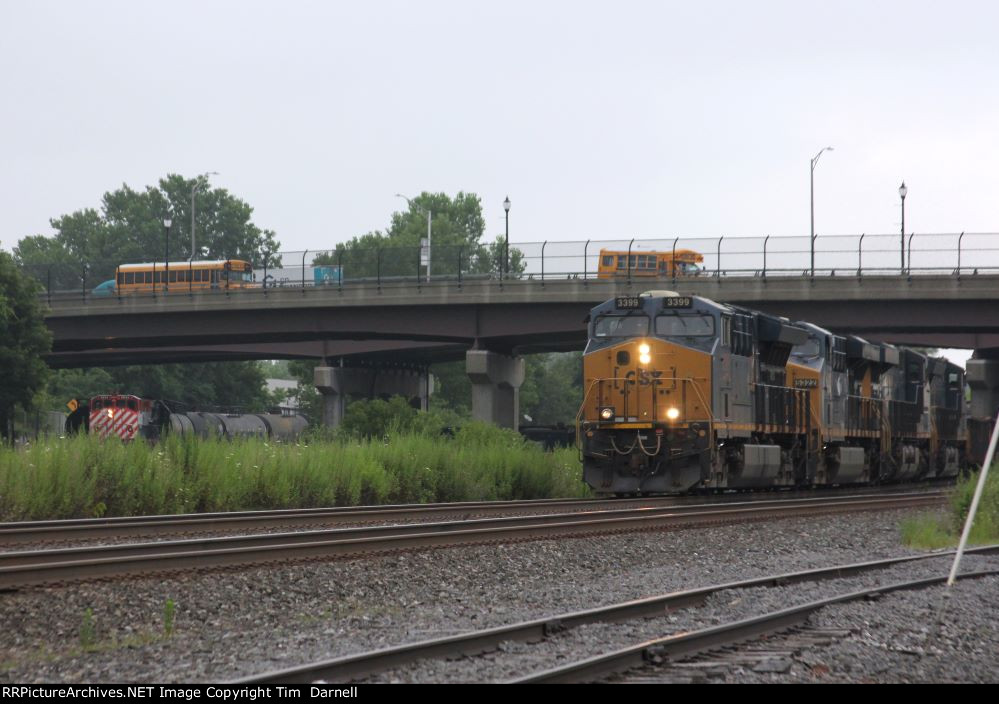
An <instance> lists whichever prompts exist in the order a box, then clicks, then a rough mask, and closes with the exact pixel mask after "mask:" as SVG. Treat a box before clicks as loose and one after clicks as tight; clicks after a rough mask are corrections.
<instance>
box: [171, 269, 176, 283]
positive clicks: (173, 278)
mask: <svg viewBox="0 0 999 704" xmlns="http://www.w3.org/2000/svg"><path fill="white" fill-rule="evenodd" d="M170 283H172V284H175V283H177V272H176V271H171V272H170Z"/></svg>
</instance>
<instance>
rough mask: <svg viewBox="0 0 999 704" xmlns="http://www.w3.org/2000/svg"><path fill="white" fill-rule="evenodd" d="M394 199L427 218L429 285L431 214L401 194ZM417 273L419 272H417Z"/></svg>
mask: <svg viewBox="0 0 999 704" xmlns="http://www.w3.org/2000/svg"><path fill="white" fill-rule="evenodd" d="M395 197H396V198H402V199H403V200H405V201H406V202H407V203H409V207H410V208H413V209H414V210H416V211H417V212H421V213H426V216H427V283H430V234H431V233H430V218H431V217H432V215H433V213H432V212H431V211H430V209H429V208H424V207H422V206H419V205H414V204H413V201H412V200H410V199H409V198H407V197H406V196H404V195H402V194H401V193H396V194H395ZM417 272H419V270H417Z"/></svg>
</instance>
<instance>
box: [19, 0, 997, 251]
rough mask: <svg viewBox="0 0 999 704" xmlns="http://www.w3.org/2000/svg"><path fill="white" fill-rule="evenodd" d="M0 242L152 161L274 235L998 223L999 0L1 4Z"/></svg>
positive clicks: (38, 228)
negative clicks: (223, 196)
mask: <svg viewBox="0 0 999 704" xmlns="http://www.w3.org/2000/svg"><path fill="white" fill-rule="evenodd" d="M0 8H2V9H0V60H2V66H3V70H2V72H0V95H2V96H3V110H2V111H0V144H2V154H3V166H2V170H0V179H2V183H0V191H2V192H3V194H4V198H3V201H4V207H3V209H2V211H0V218H2V220H0V222H2V225H3V227H2V231H0V240H2V242H3V246H4V247H5V248H8V249H9V248H10V247H11V246H12V245H13V244H14V243H15V241H16V240H17V239H19V238H20V237H23V236H25V235H28V234H36V233H43V234H48V233H50V232H51V229H50V227H49V225H48V221H49V218H51V217H54V216H57V215H60V214H62V213H68V212H71V211H73V210H76V209H79V208H83V207H86V206H95V205H97V204H98V202H99V199H100V197H101V195H102V194H103V193H104V192H105V191H107V190H110V189H114V188H116V187H118V186H120V185H121V184H122V183H128V184H129V185H130V186H132V187H136V188H142V187H144V186H145V185H147V184H153V183H155V182H156V181H157V179H158V178H159V177H161V176H163V175H164V174H166V173H168V172H176V173H181V174H184V175H185V176H189V177H191V176H194V175H195V174H197V173H200V172H204V171H218V172H220V175H219V176H215V177H212V182H213V183H214V184H216V185H219V186H224V187H225V188H227V189H229V190H230V191H231V192H232V193H234V194H236V195H237V196H239V197H241V198H243V199H245V200H246V201H247V202H249V203H250V204H251V205H252V206H253V207H254V208H255V218H254V219H255V222H256V223H257V224H258V225H260V226H261V227H265V228H270V229H273V230H275V231H276V232H277V235H278V238H279V240H280V241H281V243H282V245H283V248H284V249H302V248H305V247H309V248H320V247H329V246H332V245H333V244H335V243H337V242H340V241H343V240H345V239H348V238H350V237H351V236H354V235H357V234H361V233H364V232H367V231H369V230H372V229H376V228H384V227H385V226H386V225H387V223H388V221H389V217H390V215H391V213H392V211H393V210H397V209H400V206H402V205H403V201H401V200H399V199H397V198H395V197H394V194H395V193H404V194H407V195H414V194H417V193H419V192H420V191H422V190H433V191H445V192H447V193H452V194H453V193H455V192H457V191H459V190H465V191H472V192H475V193H478V194H479V195H480V196H481V197H482V200H483V205H484V211H485V215H486V221H487V226H488V232H489V234H490V235H495V234H498V233H500V232H502V228H503V210H502V201H503V198H504V196H506V195H509V196H510V198H511V200H512V202H513V208H512V210H511V213H510V223H511V241H513V242H526V241H540V240H545V239H548V240H569V239H588V238H593V239H608V238H612V237H625V236H627V237H631V236H637V237H657V236H659V237H662V236H672V235H674V234H682V235H690V236H696V235H703V236H717V235H722V234H724V235H727V236H734V235H761V234H774V235H792V234H807V232H808V227H809V183H808V176H809V160H810V159H811V157H812V156H814V155H815V153H816V152H818V151H819V150H820V149H821V148H822V147H825V146H828V145H831V146H833V147H835V151H833V152H831V153H826V154H824V155H823V156H822V159H821V161H820V163H819V164H818V166H817V168H816V172H815V182H816V185H815V188H816V229H817V231H819V232H820V233H859V232H897V231H898V228H899V197H898V191H897V189H898V185H899V182H900V181H902V180H903V179H905V181H906V184H907V185H908V186H909V189H910V190H909V196H908V198H907V200H906V227H907V229H910V230H917V231H920V232H935V231H945V232H955V231H961V230H969V231H988V232H994V231H997V230H999V198H997V197H996V191H997V183H996V177H995V165H996V164H997V163H999V136H997V135H999V90H997V87H999V86H997V81H999V78H997V77H999V41H997V38H996V31H997V28H999V3H995V2H989V1H983V2H948V3H941V2H918V1H913V0H907V1H905V2H887V1H884V2H871V1H870V0H866V1H864V2H826V3H821V4H819V3H817V2H800V1H799V2H764V1H761V0H756V1H754V2H751V3H748V2H682V3H680V2H653V1H652V0H649V1H647V2H614V3H610V2H604V3H594V2H579V1H578V0H574V1H573V2H555V1H551V2H542V1H539V0H535V1H534V2H517V1H511V0H506V1H505V2H502V3H489V4H488V5H487V4H485V3H476V2H468V1H467V0H466V1H465V2H443V1H440V2H430V1H428V0H421V1H420V2H390V1H379V0H369V1H368V2H364V3H357V2H351V3H347V2H340V3H334V2H329V1H324V2H293V1H284V2H277V1H273V2H248V1H247V0H239V1H238V2H209V1H205V0H202V1H199V2H187V1H184V0H172V1H171V2H169V3H166V2H156V3H154V2H135V1H134V0H129V1H127V2H109V1H103V2H79V1H74V2H68V1H67V2H45V1H39V0H33V1H32V2H14V1H13V0H7V1H6V2H4V3H2V5H0Z"/></svg>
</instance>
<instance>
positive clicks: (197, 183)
mask: <svg viewBox="0 0 999 704" xmlns="http://www.w3.org/2000/svg"><path fill="white" fill-rule="evenodd" d="M218 175H219V172H218V171H206V172H205V173H203V174H201V175H200V176H198V177H197V178H195V179H194V188H192V189H191V261H192V262H193V261H194V256H195V249H194V194H195V193H197V192H198V189H199V188H201V187H202V186H203V185H205V184H207V183H208V177H209V176H218Z"/></svg>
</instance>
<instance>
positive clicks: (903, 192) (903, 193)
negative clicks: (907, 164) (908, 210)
mask: <svg viewBox="0 0 999 704" xmlns="http://www.w3.org/2000/svg"><path fill="white" fill-rule="evenodd" d="M908 192H909V189H908V188H906V187H905V181H902V185H901V186H899V187H898V194H899V195H900V196H901V197H902V247H901V249H900V251H901V252H902V273H903V274H904V273H905V196H906V194H907V193H908Z"/></svg>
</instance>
